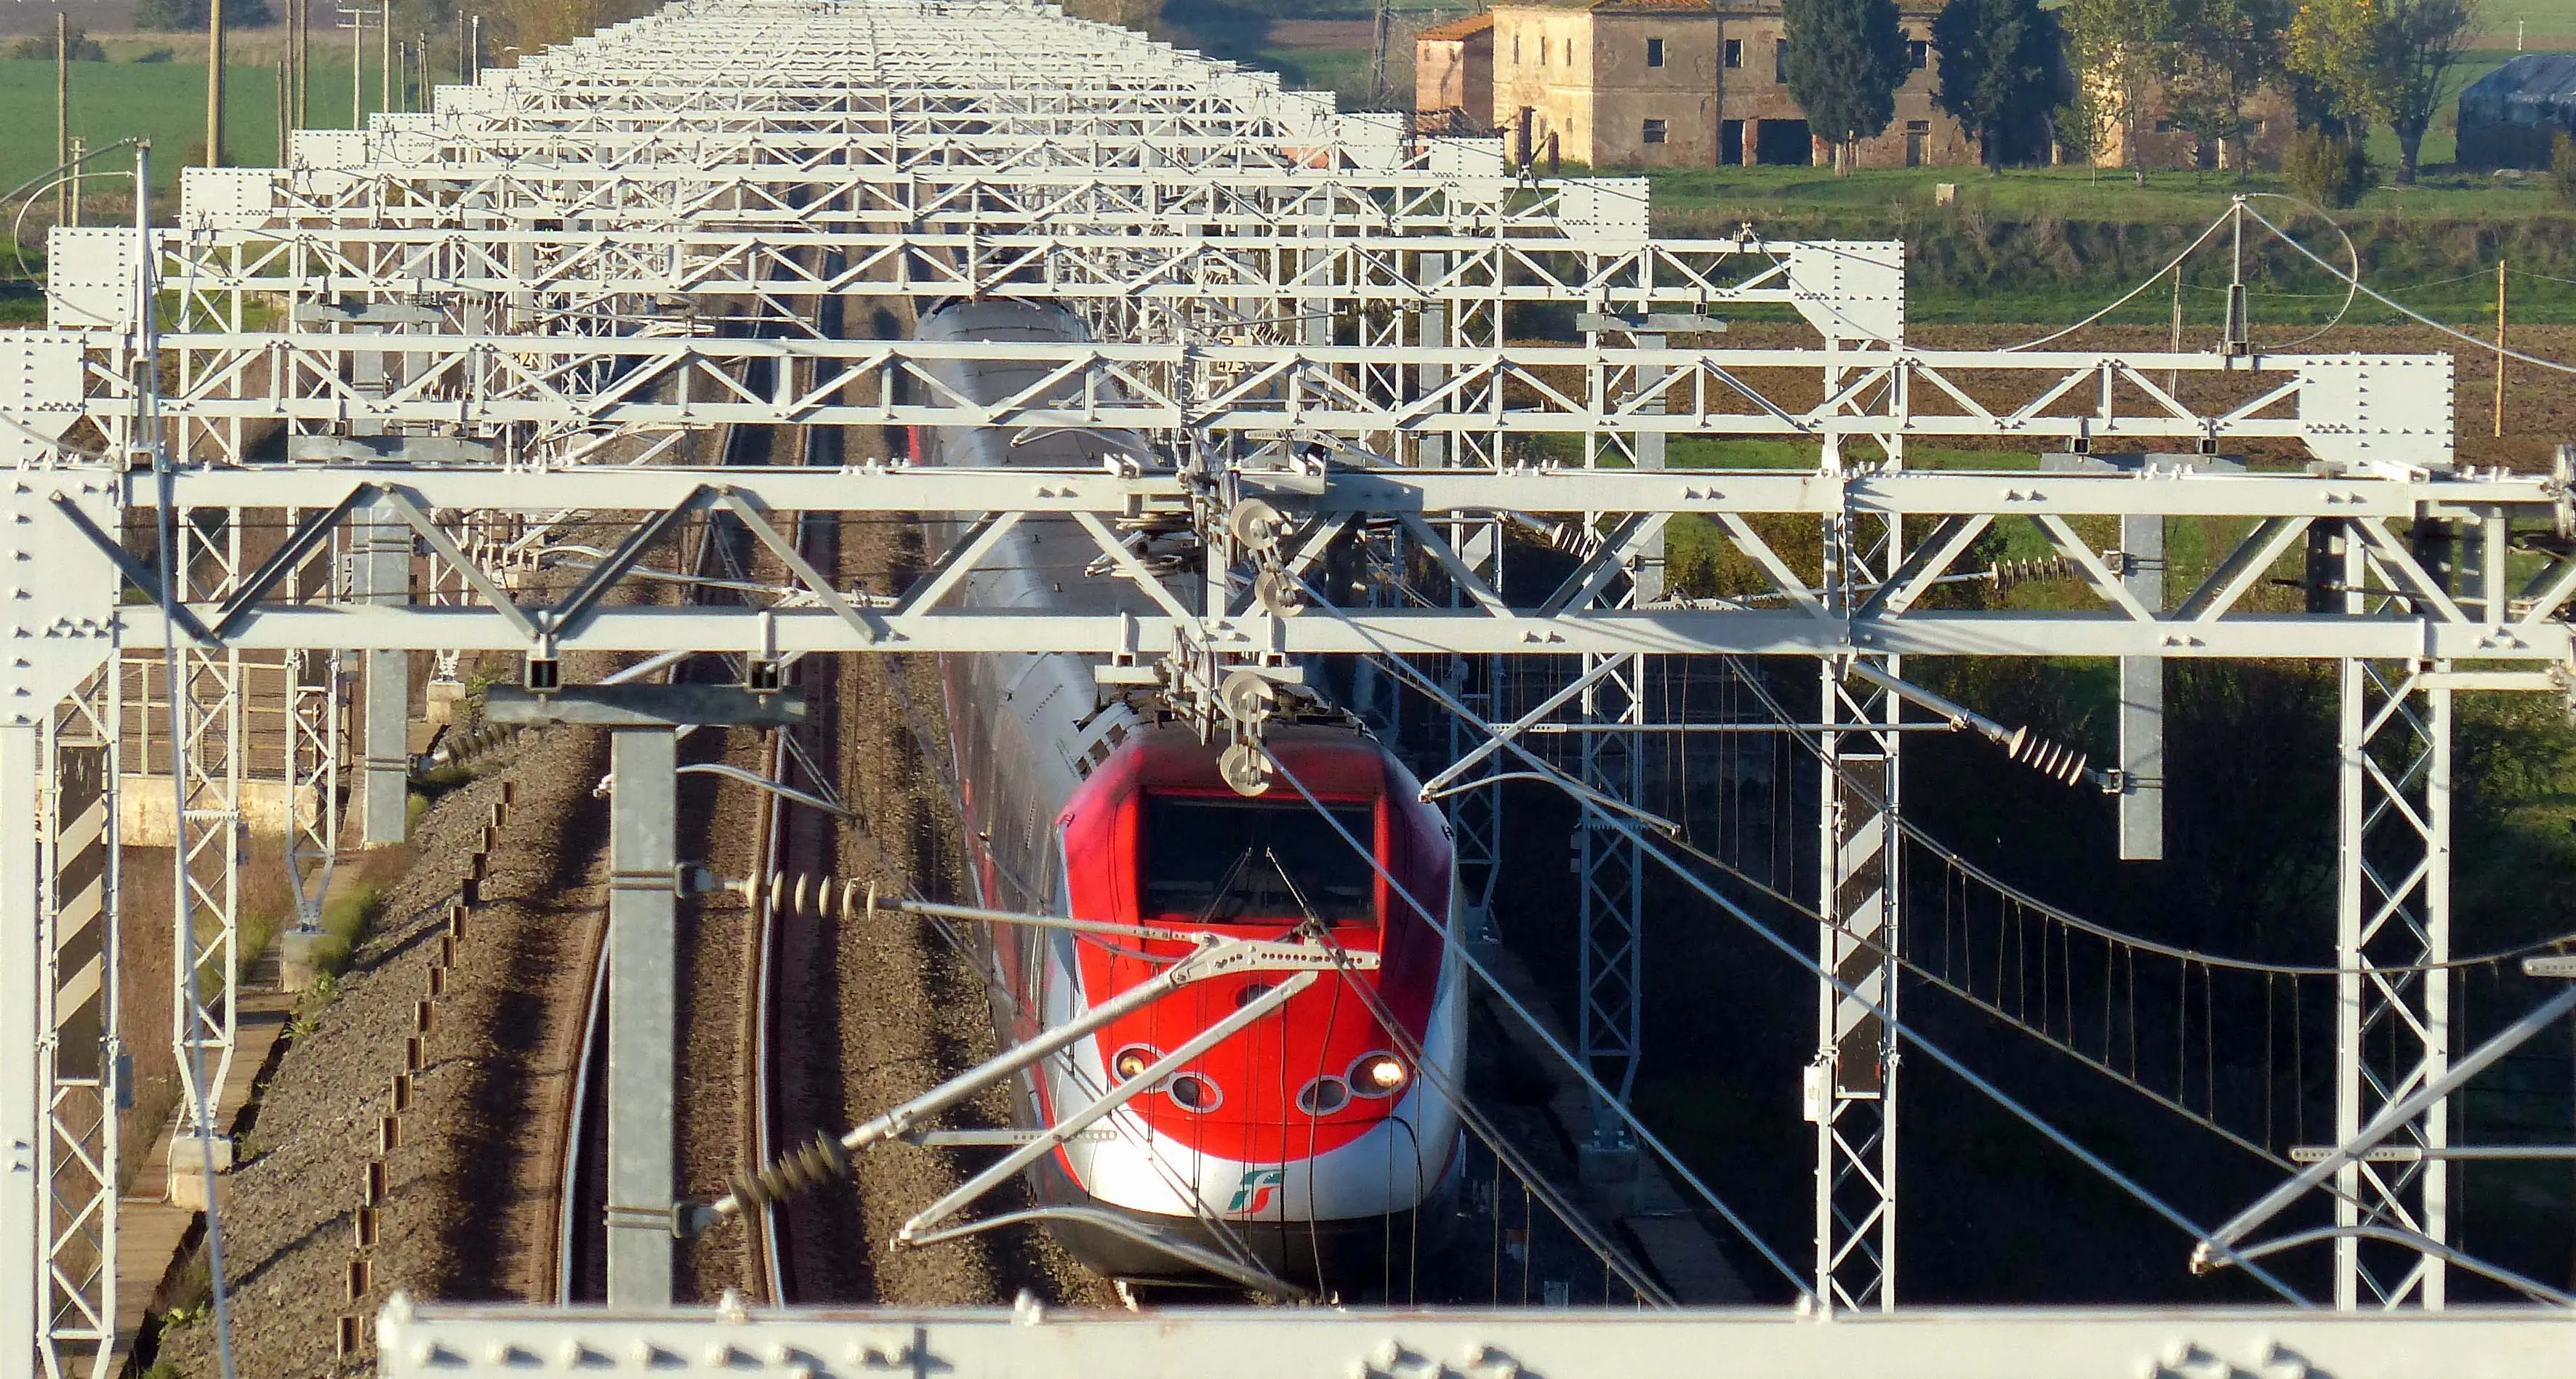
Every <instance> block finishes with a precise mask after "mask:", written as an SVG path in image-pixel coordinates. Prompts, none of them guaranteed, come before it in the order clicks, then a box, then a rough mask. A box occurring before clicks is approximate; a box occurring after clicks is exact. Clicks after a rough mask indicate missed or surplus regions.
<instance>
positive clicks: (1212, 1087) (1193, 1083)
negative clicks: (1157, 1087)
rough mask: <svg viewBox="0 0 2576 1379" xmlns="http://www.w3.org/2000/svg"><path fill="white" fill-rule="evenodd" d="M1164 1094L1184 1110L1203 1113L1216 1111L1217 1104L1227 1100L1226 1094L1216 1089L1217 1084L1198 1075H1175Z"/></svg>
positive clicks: (1165, 1087)
mask: <svg viewBox="0 0 2576 1379" xmlns="http://www.w3.org/2000/svg"><path fill="white" fill-rule="evenodd" d="M1163 1094H1164V1095H1165V1096H1168V1097H1170V1098H1171V1099H1172V1104H1173V1105H1175V1106H1178V1107H1180V1108H1181V1109H1182V1110H1184V1111H1197V1112H1201V1113H1205V1112H1208V1111H1213V1110H1215V1109H1216V1108H1217V1104H1218V1103H1219V1102H1222V1101H1224V1100H1225V1094H1224V1093H1223V1092H1220V1091H1218V1090H1217V1089H1216V1084H1215V1083H1213V1082H1210V1081H1208V1080H1207V1079H1206V1078H1204V1077H1201V1076H1199V1075H1198V1074H1197V1073H1174V1074H1173V1075H1172V1080H1171V1081H1170V1082H1169V1083H1168V1084H1166V1085H1165V1086H1164V1088H1163Z"/></svg>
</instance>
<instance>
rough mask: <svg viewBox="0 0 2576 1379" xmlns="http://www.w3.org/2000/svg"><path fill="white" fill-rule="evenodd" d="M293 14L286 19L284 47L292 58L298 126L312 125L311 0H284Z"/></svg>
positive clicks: (296, 121)
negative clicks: (293, 62)
mask: <svg viewBox="0 0 2576 1379" xmlns="http://www.w3.org/2000/svg"><path fill="white" fill-rule="evenodd" d="M286 3H287V4H288V6H290V7H291V9H292V10H293V14H294V17H293V18H292V19H290V20H288V21H287V33H286V50H287V52H288V53H289V54H290V55H291V56H292V57H293V58H294V60H295V119H294V122H293V123H294V127H295V128H297V129H310V128H312V127H313V0H286Z"/></svg>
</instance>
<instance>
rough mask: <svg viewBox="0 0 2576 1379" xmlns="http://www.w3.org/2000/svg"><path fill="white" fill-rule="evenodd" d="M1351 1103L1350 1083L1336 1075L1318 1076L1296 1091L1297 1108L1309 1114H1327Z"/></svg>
mask: <svg viewBox="0 0 2576 1379" xmlns="http://www.w3.org/2000/svg"><path fill="white" fill-rule="evenodd" d="M1350 1104H1351V1085H1350V1084H1349V1083H1347V1082H1344V1081H1343V1080H1341V1079H1340V1078H1338V1077H1319V1078H1316V1079H1315V1080H1314V1081H1312V1082H1309V1083H1307V1084H1306V1085H1305V1087H1304V1088H1303V1089H1302V1090H1300V1091H1299V1092H1298V1093H1297V1109H1298V1110H1300V1111H1303V1112H1305V1113H1306V1114H1307V1115H1310V1116H1329V1115H1331V1114H1332V1113H1334V1112H1335V1111H1338V1110H1340V1109H1342V1108H1343V1107H1345V1106H1348V1105H1350Z"/></svg>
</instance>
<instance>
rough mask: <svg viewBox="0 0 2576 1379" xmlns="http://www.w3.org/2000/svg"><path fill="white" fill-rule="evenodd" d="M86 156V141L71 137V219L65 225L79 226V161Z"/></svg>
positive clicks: (75, 136)
mask: <svg viewBox="0 0 2576 1379" xmlns="http://www.w3.org/2000/svg"><path fill="white" fill-rule="evenodd" d="M88 156H89V149H88V148H87V146H86V141H85V140H83V139H82V138H81V137H80V136H79V135H77V134H75V135H73V136H72V151H71V155H70V161H71V165H72V175H71V179H70V182H71V194H72V215H71V219H70V220H69V221H67V222H65V223H66V224H71V225H78V224H80V218H81V160H82V159H84V158H87V157H88Z"/></svg>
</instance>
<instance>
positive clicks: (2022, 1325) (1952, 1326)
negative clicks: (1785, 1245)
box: [377, 1297, 2568, 1379]
mask: <svg viewBox="0 0 2576 1379" xmlns="http://www.w3.org/2000/svg"><path fill="white" fill-rule="evenodd" d="M2567 1326H2568V1324H2567V1322H2565V1321H2564V1320H2562V1319H2560V1318H2559V1317H2557V1316H2556V1315H2554V1314H2551V1313H2547V1312H2537V1311H2521V1312H2511V1311H2501V1310H2488V1311H2481V1312H2454V1313H2449V1314H2446V1315H2444V1316H2441V1317H2425V1318H2413V1319H2406V1320H2400V1319H2397V1318H2392V1317H2381V1316H2366V1317H2365V1316H2338V1315H2335V1314H2332V1313H2322V1312H2294V1311H2289V1310H2241V1311H2228V1310H2220V1309H2174V1310H2169V1311H2128V1312H2123V1311H2108V1310H2087V1309H2080V1308H2063V1309H2057V1310H2053V1311H2039V1312H2033V1311H2022V1312H2015V1311H1983V1312H1976V1311H1937V1310H1928V1311H1919V1312H1906V1313H1900V1314H1898V1315H1895V1316H1890V1317H1870V1316H1859V1317H1849V1318H1844V1319H1839V1320H1836V1321H1834V1322H1832V1323H1830V1324H1823V1323H1818V1322H1814V1321H1801V1320H1796V1319H1793V1318H1789V1317H1786V1316H1784V1315H1782V1314H1779V1313H1776V1312H1714V1311H1668V1312H1638V1313H1633V1314H1624V1313H1618V1312H1569V1311H1564V1310H1523V1311H1493V1312H1480V1311H1461V1312H1455V1313H1447V1314H1439V1315H1381V1314H1373V1313H1370V1312H1366V1311H1358V1312H1343V1311H1341V1310H1339V1309H1335V1310H1330V1311H1327V1310H1322V1309H1298V1308H1219V1307H1207V1308H1196V1307H1194V1308H1181V1309H1172V1310H1168V1311H1162V1312H1157V1313H1154V1314H1152V1315H1149V1316H1142V1317H1125V1316H1120V1315H1117V1314H1114V1313H1113V1314H1108V1315H1100V1314H1095V1313H1084V1314H1081V1315H1079V1316H1067V1317H1063V1318H1057V1317H1053V1316H1048V1315H1043V1314H1041V1313H1038V1312H1036V1311H1033V1310H1030V1309H1023V1310H1021V1311H1019V1312H1017V1313H1014V1312H1012V1311H1010V1310H1007V1309H998V1308H997V1309H989V1310H971V1309H957V1310H949V1311H920V1310H912V1311H907V1310H902V1309H886V1310H883V1311H880V1312H876V1313H873V1314H866V1315H858V1316H852V1315H849V1314H846V1313H844V1314H837V1315H835V1314H827V1313H819V1312H801V1311H794V1310H785V1311H777V1312H763V1313H757V1314H755V1315H754V1316H753V1317H752V1318H751V1319H750V1320H748V1321H744V1320H734V1319H729V1318H727V1317H725V1316H723V1315H721V1314H719V1313H717V1312H714V1311H710V1310H707V1309H693V1310H691V1311H689V1312H687V1313H682V1314H677V1315H671V1316H659V1317H649V1316H648V1317H610V1316H603V1315H600V1314H599V1313H597V1312H596V1311H592V1312H578V1311H546V1310H540V1309H532V1308H496V1307H479V1308H477V1307H416V1306H415V1305H413V1304H412V1302H411V1301H410V1300H409V1299H408V1298H399V1297H398V1298H397V1299H395V1300H394V1301H392V1302H389V1303H388V1304H386V1306H385V1308H384V1311H383V1314H382V1317H381V1320H380V1321H379V1322H378V1330H377V1335H378V1345H379V1349H380V1351H381V1353H382V1354H383V1356H384V1367H385V1373H386V1374H387V1375H388V1376H392V1379H413V1377H414V1376H417V1379H470V1376H479V1375H493V1376H502V1375H515V1374H520V1373H524V1372H526V1370H527V1368H528V1367H529V1366H531V1365H532V1364H533V1363H535V1360H534V1357H539V1356H546V1357H552V1356H558V1355H572V1356H580V1357H588V1356H597V1357H600V1358H599V1359H598V1360H597V1361H595V1362H594V1361H588V1360H585V1361H584V1363H598V1364H601V1365H617V1364H624V1363H627V1362H628V1360H627V1357H630V1356H632V1357H651V1358H649V1359H645V1360H638V1361H636V1362H635V1363H636V1364H637V1366H638V1367H639V1368H641V1367H643V1366H645V1365H650V1366H652V1367H653V1369H654V1371H655V1372H657V1373H660V1372H667V1373H670V1374H673V1375H717V1374H724V1373H730V1372H735V1371H736V1370H738V1369H739V1368H740V1367H741V1366H742V1364H743V1363H744V1358H743V1357H753V1356H770V1355H778V1356H786V1357H788V1358H789V1362H790V1363H793V1364H803V1365H806V1366H808V1367H811V1368H814V1369H816V1370H817V1371H818V1372H819V1371H822V1370H824V1369H825V1368H827V1367H828V1369H829V1370H830V1372H832V1373H835V1374H838V1373H843V1372H852V1373H874V1372H890V1373H891V1372H911V1373H939V1374H945V1375H953V1376H956V1379H998V1376H1004V1375H1008V1376H1012V1379H1091V1377H1092V1376H1097V1375H1103V1374H1122V1375H1178V1374H1211V1373H1223V1374H1228V1375H1234V1376H1240V1379H1325V1376H1332V1379H1342V1377H1343V1376H1358V1377H1359V1379H1390V1376H1396V1375H1431V1374H1442V1373H1448V1374H1461V1375H1488V1374H1491V1375H1501V1374H1511V1373H1519V1374H1544V1375H1548V1376H1550V1379H1593V1377H1594V1376H1600V1377H1601V1379H1610V1377H1611V1376H1617V1379H1631V1377H1632V1376H1637V1375H1667V1374H1672V1375H1678V1374H1696V1373H1705V1372H1707V1370H1708V1367H1709V1357H1710V1356H1712V1355H1723V1356H1725V1357H1727V1359H1726V1364H1727V1366H1728V1368H1729V1369H1731V1370H1733V1371H1736V1372H1741V1373H1744V1374H1757V1375H1854V1374H1873V1375H1878V1374H1884V1375H1905V1376H1909V1379H2136V1377H2137V1376H2139V1375H2142V1374H2143V1375H2204V1374H2205V1375H2212V1376H2217V1375H2230V1374H2285V1375H2286V1374H2313V1375H2327V1374H2331V1375H2333V1376H2335V1379H2451V1377H2452V1376H2459V1379H2468V1376H2477V1379H2556V1377H2557V1376H2559V1375H2561V1374H2563V1373H2564V1372H2565V1369H2566V1360H2567V1352H2566V1346H2567V1337H2566V1331H2567Z"/></svg>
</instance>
